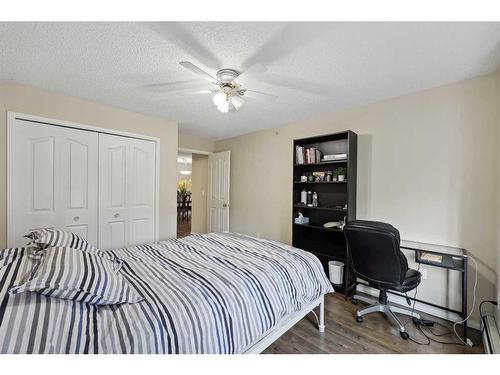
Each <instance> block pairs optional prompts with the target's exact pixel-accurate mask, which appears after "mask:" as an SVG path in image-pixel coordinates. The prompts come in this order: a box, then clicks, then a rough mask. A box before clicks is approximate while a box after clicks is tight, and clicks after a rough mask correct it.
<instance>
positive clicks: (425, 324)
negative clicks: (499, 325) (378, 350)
mask: <svg viewBox="0 0 500 375" xmlns="http://www.w3.org/2000/svg"><path fill="white" fill-rule="evenodd" d="M468 258H469V259H471V260H472V261H473V262H474V267H475V270H476V273H475V278H474V288H473V298H472V308H471V310H470V312H469V314H467V316H466V317H465V318H464V319H462V320H460V321H457V322H454V323H453V331H452V330H450V329H449V328H448V327H446V326H444V325H443V324H441V323H438V322H434V321H432V320H424V319H416V318H413V319H408V320H407V321H406V323H405V324H404V325H405V326H406V324H408V322H409V321H410V320H412V321H413V323H414V325H415V326H416V327H417V329H418V330H419V331H420V333H421V334H422V335H423V336H424V337H425V338H426V339H427V342H424V343H421V342H419V341H417V340H414V339H412V338H411V337H409V340H411V341H412V342H414V343H416V344H419V345H429V344H430V342H431V341H434V342H437V343H440V344H443V345H465V346H468V347H473V346H477V345H480V344H481V342H482V333H483V331H484V327H482V329H481V338H480V341H479V342H478V343H476V344H474V343H473V342H472V341H471V340H470V339H467V340H466V341H464V340H463V339H462V338H461V337H460V335H459V334H458V332H457V330H456V327H457V325H458V324H462V323H464V322H466V321H467V320H469V318H470V317H471V315H472V313H473V312H474V308H475V306H476V289H477V276H478V266H477V262H476V260H475V259H474V258H473V257H472V256H468ZM418 269H419V270H420V263H419V265H418ZM416 296H417V289H415V296H414V301H413V307H412V315H413V311H414V309H415V302H416V301H415V298H416ZM487 302H489V303H493V304H496V303H497V302H496V301H482V302H481V303H480V305H479V314H480V317H481V324H482V323H483V314H482V305H483V303H487ZM435 325H438V326H441V327H444V328H446V330H447V331H446V332H441V333H436V332H434V331H433V330H432V327H434V326H435ZM424 328H425V329H427V330H428V331H429V333H430V335H432V336H434V337H443V336H447V335H449V334H451V333H452V332H453V333H454V334H455V336H456V337H457V338H458V339H459V340H460V342H458V343H457V342H451V341H441V340H436V339H435V338H434V337H432V336H428V335H427V334H426V333H425V331H424Z"/></svg>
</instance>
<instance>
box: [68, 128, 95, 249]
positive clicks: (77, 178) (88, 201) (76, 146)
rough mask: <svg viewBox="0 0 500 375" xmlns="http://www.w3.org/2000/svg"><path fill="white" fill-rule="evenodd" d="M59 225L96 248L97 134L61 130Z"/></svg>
mask: <svg viewBox="0 0 500 375" xmlns="http://www.w3.org/2000/svg"><path fill="white" fill-rule="evenodd" d="M61 130H62V131H61V136H60V144H61V146H60V147H61V148H60V155H61V156H60V159H59V160H60V167H61V172H60V173H61V195H60V197H59V199H60V200H61V215H62V217H61V220H62V222H61V224H60V225H59V227H60V228H65V229H67V230H70V231H71V232H73V233H75V234H78V235H79V236H82V237H83V238H86V239H87V240H88V241H89V242H90V243H91V244H94V245H97V232H98V221H97V212H98V207H97V205H98V202H97V200H98V197H97V196H98V191H97V189H98V184H97V178H98V157H99V153H98V152H99V148H98V135H97V133H94V132H88V131H82V130H75V129H68V128H61Z"/></svg>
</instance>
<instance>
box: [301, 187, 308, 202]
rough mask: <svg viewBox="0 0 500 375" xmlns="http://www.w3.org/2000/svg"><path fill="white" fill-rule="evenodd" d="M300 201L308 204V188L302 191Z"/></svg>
mask: <svg viewBox="0 0 500 375" xmlns="http://www.w3.org/2000/svg"><path fill="white" fill-rule="evenodd" d="M300 203H302V204H307V191H306V189H304V190H302V191H301V193H300Z"/></svg>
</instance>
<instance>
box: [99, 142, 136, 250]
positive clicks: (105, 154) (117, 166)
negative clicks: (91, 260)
mask: <svg viewBox="0 0 500 375" xmlns="http://www.w3.org/2000/svg"><path fill="white" fill-rule="evenodd" d="M129 157H130V156H129V138H126V137H119V136H113V135H107V134H99V248H101V249H103V250H108V249H116V248H120V247H124V246H127V245H128V243H129V232H130V230H129V229H130V228H129V209H128V206H129V202H128V201H129V199H128V195H129V186H128V181H127V180H128V170H127V169H128V165H129V164H130V162H129Z"/></svg>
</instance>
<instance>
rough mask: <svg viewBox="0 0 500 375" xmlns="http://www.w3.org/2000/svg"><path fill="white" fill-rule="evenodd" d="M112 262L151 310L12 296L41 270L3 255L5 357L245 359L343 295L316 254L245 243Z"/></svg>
mask: <svg viewBox="0 0 500 375" xmlns="http://www.w3.org/2000/svg"><path fill="white" fill-rule="evenodd" d="M110 252H111V253H113V254H114V255H115V256H116V257H118V258H120V259H122V260H123V261H124V262H123V266H122V270H121V272H122V274H123V275H124V276H125V277H126V278H127V279H128V281H129V282H130V283H131V284H132V286H133V287H134V288H135V289H136V290H137V291H138V293H139V294H140V295H142V296H143V297H144V298H145V299H144V301H142V302H139V303H136V304H122V305H114V306H95V305H89V304H85V303H80V302H75V301H69V300H63V299H58V298H51V297H47V296H44V295H41V294H38V293H34V292H26V293H21V294H18V295H9V293H8V292H7V290H8V288H9V287H10V286H13V285H16V284H19V283H21V282H22V281H23V279H25V277H26V274H27V273H28V272H29V271H30V269H31V266H32V262H33V260H31V259H30V257H29V256H27V255H26V254H27V251H25V250H23V249H6V250H2V251H0V353H242V352H244V351H245V349H247V348H248V347H250V346H251V345H252V344H253V343H255V342H257V341H258V340H259V339H260V338H262V337H263V336H264V335H265V334H266V333H268V332H269V331H270V330H271V329H273V328H274V327H276V326H277V325H279V323H280V322H281V321H282V320H283V319H285V318H286V317H287V316H289V315H291V314H292V313H294V312H296V311H299V310H301V309H302V308H303V307H305V306H306V305H308V304H310V303H311V302H312V301H314V300H316V299H317V298H318V297H320V296H321V295H323V294H325V293H330V292H332V291H333V289H332V286H331V284H330V282H329V281H328V279H327V278H326V276H325V273H324V271H323V268H322V266H321V264H320V262H319V260H318V259H317V258H316V257H315V256H313V255H312V254H310V253H307V252H305V251H302V250H299V249H296V248H293V247H291V246H287V245H284V244H281V243H278V242H274V241H267V240H262V239H255V238H252V237H248V236H243V235H238V234H231V233H225V234H221V233H218V234H215V233H210V234H206V235H192V236H189V237H185V238H183V239H179V240H167V241H162V242H158V243H154V244H149V245H144V246H135V247H129V248H124V249H119V250H113V251H110Z"/></svg>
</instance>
